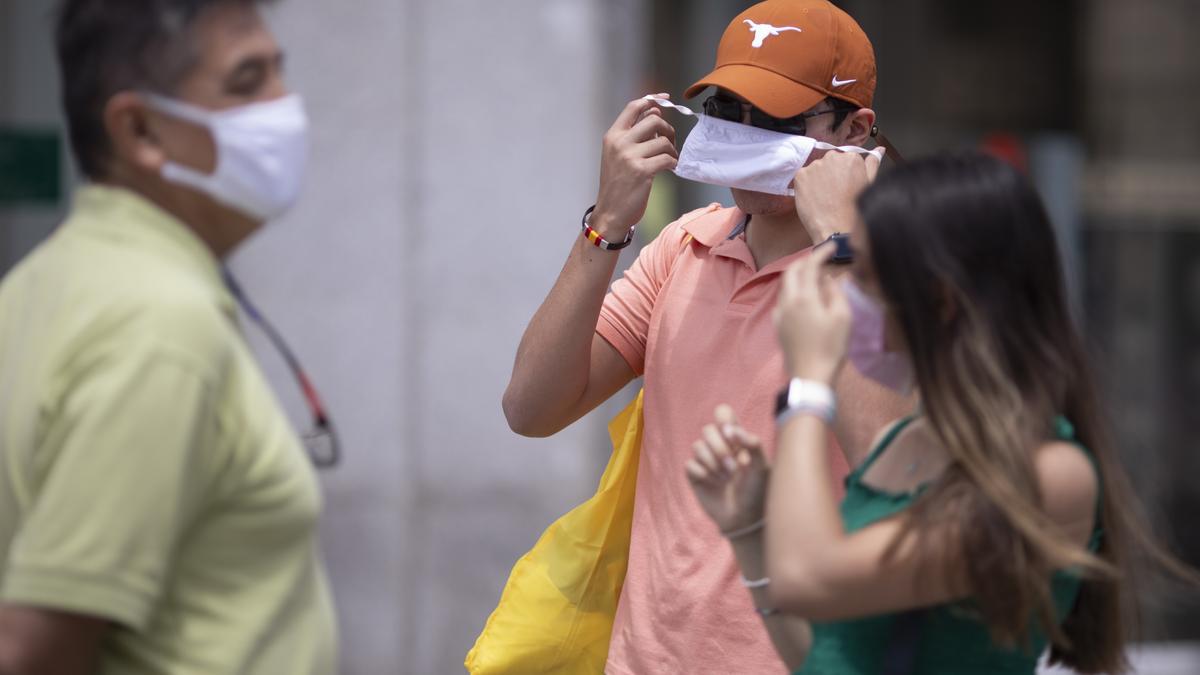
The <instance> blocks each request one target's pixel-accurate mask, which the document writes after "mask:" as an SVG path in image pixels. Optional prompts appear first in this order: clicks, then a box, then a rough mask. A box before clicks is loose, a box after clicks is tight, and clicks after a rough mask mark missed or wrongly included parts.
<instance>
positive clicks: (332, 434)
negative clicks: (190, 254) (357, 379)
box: [221, 267, 342, 469]
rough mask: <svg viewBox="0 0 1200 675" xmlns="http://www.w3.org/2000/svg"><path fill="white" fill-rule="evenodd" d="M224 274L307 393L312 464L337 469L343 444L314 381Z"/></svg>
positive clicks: (307, 437)
mask: <svg viewBox="0 0 1200 675" xmlns="http://www.w3.org/2000/svg"><path fill="white" fill-rule="evenodd" d="M221 273H222V275H223V276H224V277H225V285H226V286H228V287H229V291H230V292H231V293H233V297H234V298H237V301H238V304H239V305H241V306H242V310H244V311H245V312H246V315H247V316H249V317H250V319H251V320H253V321H254V323H256V324H258V327H259V328H260V329H261V330H262V332H263V333H264V334H266V336H267V338H268V339H269V340H270V341H271V344H272V345H274V346H275V349H276V350H277V351H278V352H279V353H280V354H281V355H282V356H283V360H284V361H286V362H287V365H288V368H290V369H291V371H292V377H294V378H295V379H296V384H298V385H299V386H300V391H302V392H303V393H304V399H305V401H306V402H307V403H308V409H309V411H310V412H311V413H312V417H313V426H312V429H311V430H310V431H309V432H308V433H306V434H304V436H303V439H304V445H305V447H306V448H307V449H308V454H309V457H311V458H312V462H313V464H315V465H316V466H317V467H319V468H322V469H328V468H331V467H334V466H336V465H337V464H338V462H340V461H341V459H342V444H341V442H340V440H339V439H338V435H337V430H336V429H335V428H334V426H333V420H331V419H330V418H329V415H327V414H326V413H325V406H324V405H322V404H321V398H320V397H319V396H317V390H316V388H314V387H313V385H312V382H311V381H310V380H309V379H308V375H307V374H305V372H304V368H302V367H301V366H300V361H299V360H298V359H296V356H295V355H294V354H293V353H292V350H291V349H289V348H288V346H287V343H286V342H284V341H283V337H282V336H281V335H280V334H279V332H278V331H276V330H275V327H274V326H272V325H271V323H270V322H269V321H267V319H266V317H264V316H263V315H262V313H261V312H259V311H258V309H257V308H255V306H254V305H253V304H251V302H250V299H249V298H247V297H246V294H245V292H243V291H242V287H241V286H240V285H238V282H237V281H236V280H235V279H234V278H233V275H232V274H230V272H229V270H228V269H227V268H224V267H222V268H221Z"/></svg>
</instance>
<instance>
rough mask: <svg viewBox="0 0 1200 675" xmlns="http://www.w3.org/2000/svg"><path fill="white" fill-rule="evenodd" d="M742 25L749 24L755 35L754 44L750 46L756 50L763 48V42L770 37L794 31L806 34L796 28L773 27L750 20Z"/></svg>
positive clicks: (746, 20)
mask: <svg viewBox="0 0 1200 675" xmlns="http://www.w3.org/2000/svg"><path fill="white" fill-rule="evenodd" d="M742 23H746V24H749V26H750V31H751V32H752V33H754V42H751V43H750V46H751V47H754V48H755V49H757V48H759V47H761V46H763V41H765V40H766V39H767V38H768V37H771V36H774V35H779V34H780V33H782V32H783V31H785V30H794V31H796V32H797V33H802V32H804V31H802V30H800V29H799V28H796V27H795V26H772V25H771V24H769V23H754V22H753V21H751V20H750V19H745V20H744V21H743V22H742Z"/></svg>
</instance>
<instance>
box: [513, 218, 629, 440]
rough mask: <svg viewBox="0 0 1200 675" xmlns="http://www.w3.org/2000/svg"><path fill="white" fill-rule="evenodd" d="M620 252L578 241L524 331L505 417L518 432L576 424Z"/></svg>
mask: <svg viewBox="0 0 1200 675" xmlns="http://www.w3.org/2000/svg"><path fill="white" fill-rule="evenodd" d="M617 258H618V254H617V253H616V252H613V251H604V250H601V249H599V248H597V247H595V246H593V245H591V244H590V243H589V242H588V241H587V240H585V239H584V238H583V237H582V236H580V237H577V238H576V239H575V243H574V245H573V246H572V248H571V254H570V255H569V256H568V257H567V262H566V264H565V265H564V266H563V269H562V272H561V273H560V274H559V276H558V280H557V281H556V282H555V284H554V287H553V288H552V289H551V290H550V293H549V295H547V296H546V299H545V301H543V302H542V305H541V307H539V308H538V310H537V313H535V314H534V315H533V319H532V320H531V321H530V322H529V327H528V328H526V329H525V334H524V336H523V337H522V338H521V344H520V346H519V347H518V348H517V358H516V362H515V364H514V365H513V373H512V378H511V379H510V380H509V383H508V389H507V390H506V391H505V392H504V415H505V417H506V418H507V419H508V423H509V426H511V427H512V429H513V430H514V431H516V432H517V433H521V434H525V435H531V436H545V435H549V434H552V433H554V432H556V431H558V430H559V429H561V428H562V427H563V426H566V424H569V423H570V421H571V419H570V418H571V416H572V414H573V413H574V412H575V410H576V407H577V405H578V403H579V401H580V399H581V398H582V397H583V395H584V392H585V391H586V390H587V386H588V379H589V372H590V368H591V356H592V354H591V352H592V336H593V335H594V334H595V331H596V322H597V321H598V320H599V318H600V309H601V307H602V306H603V304H604V296H605V293H606V292H607V291H608V285H609V282H611V281H612V275H613V270H615V269H616V265H617Z"/></svg>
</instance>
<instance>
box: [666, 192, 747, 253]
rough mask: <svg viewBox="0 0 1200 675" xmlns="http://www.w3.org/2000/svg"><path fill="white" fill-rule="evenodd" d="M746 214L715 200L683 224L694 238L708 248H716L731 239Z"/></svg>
mask: <svg viewBox="0 0 1200 675" xmlns="http://www.w3.org/2000/svg"><path fill="white" fill-rule="evenodd" d="M745 219H746V214H744V213H742V211H741V209H739V208H737V207H728V208H726V207H722V206H721V205H720V204H718V203H716V202H713V203H712V204H709V205H708V209H707V210H705V211H704V212H703V213H701V214H700V215H698V216H696V217H695V218H693V219H691V220H689V221H687V222H685V223H683V224H682V227H683V231H684V232H687V233H688V234H690V235H692V239H694V240H696V241H697V242H699V243H700V244H702V245H704V246H706V247H708V248H710V249H711V248H716V247H717V246H720V245H721V243H722V242H724V241H726V240H727V239H729V235H730V234H731V233H732V232H733V231H734V230H736V229H737V228H738V227H739V226H740V225H741V222H742V221H743V220H745Z"/></svg>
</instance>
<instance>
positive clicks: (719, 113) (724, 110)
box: [704, 94, 855, 136]
mask: <svg viewBox="0 0 1200 675" xmlns="http://www.w3.org/2000/svg"><path fill="white" fill-rule="evenodd" d="M747 108H749V109H750V126H752V127H758V128H759V129H766V130H767V131H778V132H779V133H783V134H792V135H793V136H807V135H808V134H807V133H806V132H807V131H808V119H809V118H810V117H816V116H817V115H827V114H829V113H838V112H852V111H854V110H855V108H852V107H845V106H835V107H833V108H830V109H829V110H813V111H809V112H802V113H800V114H799V115H793V116H791V117H784V118H780V117H771V116H770V115H768V114H767V113H765V112H763V111H761V110H759V109H758V108H755V107H754V106H753V105H751V104H749V103H743V102H742V101H739V100H737V99H736V98H730V97H728V96H724V95H722V94H713V95H712V96H709V97H708V98H706V99H704V114H705V115H708V116H709V117H715V118H717V119H720V120H726V121H728V122H738V123H742V114H743V112H745V110H746V109H747Z"/></svg>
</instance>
